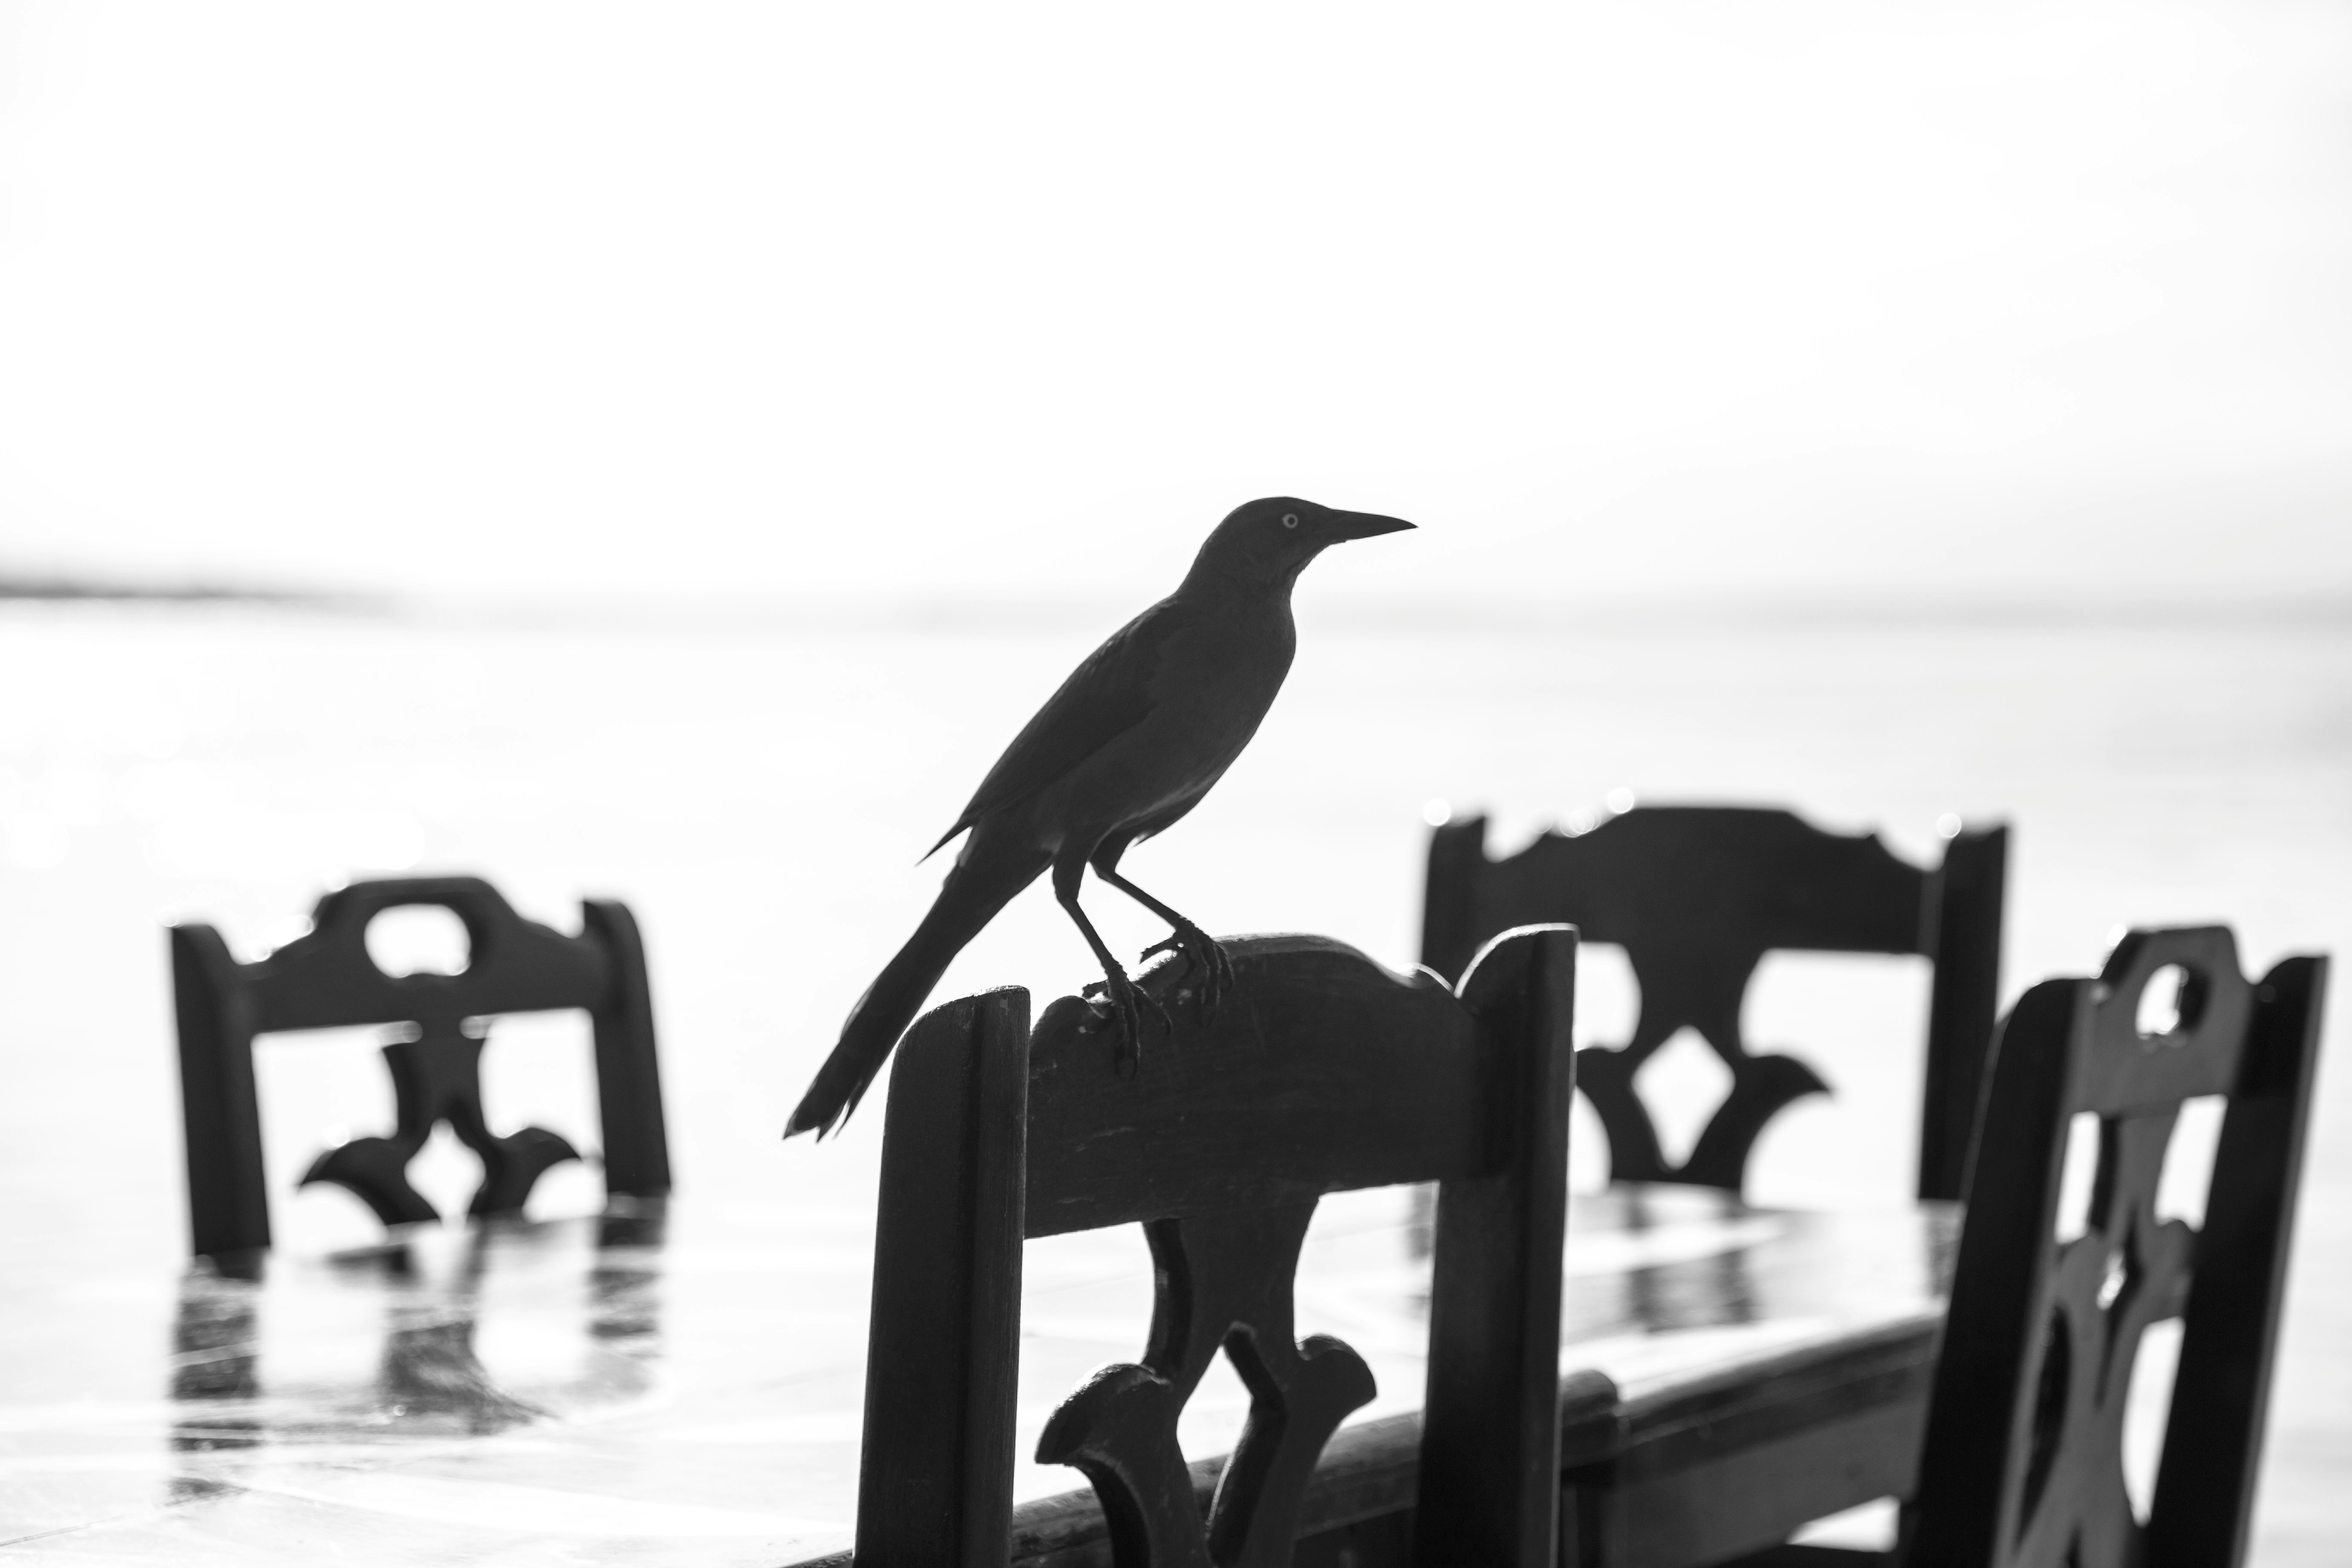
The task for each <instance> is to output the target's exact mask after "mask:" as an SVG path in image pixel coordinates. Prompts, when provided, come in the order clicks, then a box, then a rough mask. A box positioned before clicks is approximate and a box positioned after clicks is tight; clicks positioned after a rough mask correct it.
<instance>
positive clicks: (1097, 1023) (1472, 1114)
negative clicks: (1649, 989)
mask: <svg viewBox="0 0 2352 1568" xmlns="http://www.w3.org/2000/svg"><path fill="white" fill-rule="evenodd" d="M1575 941H1576V938H1575V933H1574V932H1573V931H1568V930H1563V929H1558V928H1552V929H1543V930H1536V931H1523V932H1518V933H1515V934H1513V935H1512V936H1510V937H1509V938H1507V939H1506V940H1504V941H1501V942H1497V943H1496V946H1495V949H1494V951H1493V952H1492V953H1491V955H1490V959H1489V962H1488V963H1486V964H1482V965H1481V967H1480V975H1474V976H1473V984H1472V985H1471V987H1470V989H1469V991H1468V993H1467V994H1466V996H1465V997H1463V998H1457V997H1456V996H1454V995H1453V994H1450V993H1449V992H1448V991H1447V990H1446V989H1445V988H1444V986H1443V985H1441V984H1438V983H1436V982H1435V981H1433V980H1432V979H1430V978H1429V977H1427V976H1425V975H1418V974H1416V975H1412V976H1399V975H1393V974H1391V973H1387V972H1386V971H1384V970H1381V968H1380V967H1379V966H1378V965H1376V964H1374V963H1371V962H1370V961H1369V960H1367V959H1366V958H1364V957H1363V955H1362V954H1360V953H1358V952H1354V951H1353V950H1352V949H1349V948H1346V947H1344V946H1341V945H1340V944H1339V943H1335V942H1328V941H1324V940H1321V939H1318V938H1302V937H1283V938H1258V939H1251V940H1246V941H1238V942H1233V943H1231V944H1230V947H1229V952H1230V953H1231V955H1232V959H1233V966H1234V987H1233V990H1232V991H1231V992H1230V993H1229V994H1228V995H1227V996H1226V998H1225V999H1224V1002H1223V1005H1222V1006H1221V1007H1220V1008H1219V1009H1217V1010H1216V1012H1215V1013H1214V1014H1213V1016H1206V1017H1204V1016H1202V1013H1203V1010H1202V1009H1201V1008H1200V1007H1198V1006H1197V1005H1194V999H1192V998H1190V997H1188V996H1185V995H1182V994H1179V993H1180V992H1181V988H1182V986H1183V985H1184V984H1185V981H1184V971H1183V969H1182V966H1181V964H1170V965H1164V966H1162V967H1161V968H1160V969H1159V970H1157V971H1155V972H1153V973H1150V974H1148V975H1146V976H1145V977H1144V978H1143V982H1142V983H1143V984H1145V986H1146V987H1147V988H1148V989H1150V991H1151V993H1152V994H1153V995H1154V997H1155V999H1156V1000H1159V1001H1160V1003H1161V1005H1162V1006H1163V1007H1164V1008H1165V1009H1166V1010H1167V1012H1168V1013H1169V1015H1170V1016H1171V1018H1172V1019H1173V1020H1175V1022H1174V1023H1173V1025H1172V1026H1171V1028H1170V1029H1169V1030H1168V1031H1167V1032H1166V1033H1165V1034H1163V1035H1161V1036H1159V1037H1147V1039H1146V1044H1145V1048H1144V1049H1143V1051H1142V1052H1141V1053H1140V1057H1139V1058H1137V1057H1136V1056H1134V1055H1131V1054H1129V1052H1127V1051H1126V1050H1124V1049H1122V1048H1121V1047H1120V1046H1119V1045H1118V1043H1117V1041H1116V1038H1115V1037H1114V1035H1113V1034H1112V1032H1111V1031H1110V1030H1108V1028H1106V1027H1105V1026H1104V1022H1103V1020H1102V1018H1101V1016H1099V1014H1097V1012H1096V1010H1094V1009H1092V1008H1090V1007H1088V1006H1087V1005H1086V1004H1084V1003H1083V1002H1081V1001H1079V1000H1078V999H1077V998H1075V997H1073V998H1065V999H1063V1000H1062V1001H1060V1002H1057V1003H1055V1005H1053V1006H1052V1007H1050V1008H1048V1009H1047V1011H1046V1013H1045V1016H1044V1017H1043V1018H1042V1019H1040V1020H1039V1022H1038V1026H1037V1029H1036V1032H1035V1035H1034V1037H1020V1034H1019V1031H1018V1030H1017V1029H1016V1028H1015V1027H1014V1023H1013V1019H1014V1017H1015V1016H1016V1014H1017V1012H1018V1011H1020V1009H1016V1008H1014V1007H1013V1005H1011V1004H1008V1003H1004V1002H1003V1001H1001V1000H998V999H997V998H1002V997H1007V996H1023V995H1024V994H1021V993H1000V994H997V998H982V999H980V1000H979V1001H977V1002H972V1001H967V1002H963V1003H958V1004H955V1005H951V1006H950V1007H949V1008H947V1009H942V1010H940V1011H938V1012H935V1013H933V1014H931V1015H929V1016H927V1017H926V1018H925V1019H924V1020H923V1021H922V1022H921V1023H920V1024H919V1025H918V1026H917V1028H916V1030H915V1031H914V1033H913V1034H911V1035H910V1036H909V1037H908V1041H907V1043H906V1045H905V1046H903V1047H901V1049H900V1052H899V1057H898V1063H897V1065H896V1067H895V1068H894V1069H893V1071H892V1075H891V1086H890V1102H889V1111H888V1116H887V1123H886V1131H885V1141H884V1151H883V1161H884V1176H883V1195H882V1214H881V1218H880V1231H879V1235H878V1237H877V1258H876V1266H875V1289H874V1301H873V1331H872V1339H871V1346H870V1352H869V1354H870V1360H869V1370H868V1374H867V1375H868V1384H867V1388H868V1393H867V1405H866V1435H865V1445H866V1447H865V1455H866V1457H865V1461H864V1468H863V1473H862V1475H861V1479H860V1487H859V1509H858V1556H859V1558H860V1559H861V1560H864V1561H870V1562H877V1563H917V1562H923V1563H941V1562H956V1563H981V1562H988V1563H1002V1562H1003V1561H1004V1560H1005V1557H1006V1552H1007V1551H1008V1544H1009V1536H1008V1531H1010V1529H1011V1524H1012V1521H1011V1515H1010V1512H1009V1505H1008V1504H1007V1503H1006V1502H1005V1498H1006V1495H1007V1492H1008V1489H1009V1483H1010V1470H1009V1464H1010V1459H1009V1457H1007V1456H1009V1452H1010V1451H1009V1449H1007V1448H1004V1447H1003V1446H1002V1444H1003V1441H1009V1436H1010V1434H1011V1432H1012V1429H1013V1386H1012V1384H1011V1381H1010V1368H1011V1366H1012V1364H1013V1359H1014V1357H1013V1351H1014V1345H1015V1341H1016V1337H1017V1321H1016V1319H1017V1311H1018V1305H1017V1304H1018V1299H1019V1285H1020V1248H1021V1240H1022V1237H1023V1235H1024V1234H1025V1235H1026V1236H1028V1237H1045V1236H1054V1235H1059V1234H1065V1233H1067V1232H1070V1231H1075V1230H1080V1229H1091V1228H1098V1227H1101V1226H1111V1225H1120V1224H1127V1223H1136V1222H1140V1223H1142V1224H1143V1225H1144V1226H1145V1228H1146V1235H1147V1237H1148V1238H1149V1240H1150V1246H1151V1250H1152V1256H1153V1259H1154V1263H1155V1273H1156V1284H1157V1289H1156V1291H1155V1300H1154V1308H1153V1317H1152V1326H1151V1331H1150V1336H1149V1338H1148V1342H1147V1343H1146V1345H1145V1348H1144V1354H1143V1357H1142V1360H1141V1361H1139V1362H1138V1363H1129V1364H1122V1365H1116V1366H1111V1367H1107V1368H1104V1369H1103V1370H1102V1371H1100V1372H1099V1373H1097V1374H1096V1375H1095V1377H1094V1378H1092V1379H1091V1380H1090V1381H1088V1382H1087V1384H1085V1385H1084V1386H1083V1387H1081V1388H1080V1389H1079V1390H1078V1391H1077V1392H1076V1393H1075V1394H1072V1395H1071V1396H1070V1397H1069V1398H1068V1399H1067V1400H1066V1401H1065V1402H1064V1404H1063V1405H1062V1407H1061V1408H1060V1410H1059V1411H1058V1412H1057V1413H1056V1414H1055V1416H1054V1418H1053V1419H1052V1420H1051V1421H1050V1422H1049V1423H1048V1424H1047V1426H1046V1427H1045V1432H1044V1434H1043V1436H1042V1438H1041V1441H1040V1444H1039V1448H1038V1458H1039V1459H1040V1460H1041V1461H1044V1462H1059V1463H1066V1464H1071V1465H1074V1466H1076V1467H1077V1468H1079V1469H1080V1470H1081V1471H1082V1472H1083V1473H1085V1474H1086V1475H1087V1478H1088V1479H1090V1480H1092V1481H1093V1482H1094V1484H1095V1489H1096V1491H1097V1496H1098V1497H1099V1499H1100V1500H1101V1519H1102V1521H1103V1529H1104V1531H1105V1532H1106V1535H1107V1538H1108V1545H1109V1549H1110V1552H1111V1555H1112V1557H1113V1559H1114V1560H1115V1561H1116V1562H1118V1563H1120V1564H1123V1565H1125V1568H1141V1565H1143V1564H1146V1563H1152V1564H1178V1563H1181V1564H1187V1565H1201V1568H1205V1565H1207V1564H1210V1563H1216V1564H1219V1565H1221V1568H1244V1565H1246V1568H1272V1565H1274V1564H1277V1563H1285V1562H1287V1561H1288V1560H1289V1557H1290V1554H1291V1552H1292V1550H1293V1545H1292V1543H1293V1542H1294V1541H1295V1540H1296V1539H1297V1536H1298V1535H1299V1534H1300V1532H1301V1531H1302V1529H1303V1528H1304V1527H1305V1525H1306V1523H1307V1515H1306V1511H1305V1510H1306V1498H1307V1491H1308V1489H1309V1484H1310V1482H1311V1481H1312V1479H1313V1478H1314V1477H1315V1475H1316V1473H1317V1467H1318V1458H1320V1457H1321V1455H1322V1453H1323V1451H1324V1448H1325V1445H1326V1442H1327V1440H1328V1438H1329V1437H1330V1436H1331V1433H1332V1431H1333V1430H1334V1429H1335V1428H1336V1427H1337V1426H1338V1425H1339V1421H1340V1419H1341V1418H1342V1417H1344V1416H1345V1415H1346V1414H1347V1413H1348V1412H1349V1411H1350V1410H1352V1409H1355V1408H1357V1407H1358V1406H1360V1405H1362V1404H1363V1403H1364V1402H1365V1401H1366V1400H1368V1399H1370V1397H1371V1396H1372V1394H1373V1391H1374V1389H1373V1383H1372V1379H1371V1375H1370V1372H1369V1370H1368V1369H1367V1368H1366V1367H1365V1366H1364V1364H1363V1363H1362V1361H1361V1359H1360V1357H1358V1356H1357V1354H1356V1352H1354V1351H1353V1350H1352V1349H1350V1348H1349V1347H1348V1346H1347V1345H1345V1344H1344V1343H1342V1342H1339V1341H1338V1340H1336V1339H1331V1338H1328V1337H1325V1336H1311V1337H1309V1338H1308V1339H1307V1340H1306V1341H1305V1342H1295V1341H1294V1339H1293V1337H1292V1336H1293V1328H1292V1315H1291V1292H1292V1289H1293V1282H1292V1276H1293V1275H1294V1273H1295V1272H1296V1269H1297V1258H1298V1247H1299V1244H1300V1241H1301V1239H1302V1238H1303V1237H1304V1236H1305V1234H1306V1229H1307V1222H1308V1221H1309V1219H1310V1218H1311V1217H1312V1215H1313V1213H1314V1209H1315V1206H1316V1204H1317V1202H1318V1199H1319V1198H1320V1197H1321V1196H1322V1194H1326V1193H1329V1192H1337V1191H1341V1190H1345V1189H1349V1188H1355V1187H1364V1186H1374V1185H1390V1184H1399V1183H1403V1182H1411V1181H1423V1180H1430V1179H1444V1180H1445V1181H1447V1182H1448V1183H1449V1184H1470V1185H1466V1186H1460V1187H1458V1188H1457V1190H1456V1191H1455V1192H1454V1197H1453V1199H1452V1201H1451V1203H1450V1204H1449V1203H1448V1202H1446V1201H1444V1200H1441V1205H1440V1214H1439V1219H1438V1238H1437V1244H1436V1249H1437V1254H1438V1257H1439V1258H1440V1259H1441V1260H1442V1261H1441V1262H1440V1264H1439V1266H1438V1270H1437V1274H1436V1283H1435V1285H1434V1287H1433V1290H1434V1299H1433V1303H1432V1321H1433V1342H1432V1353H1431V1358H1430V1386H1429V1390H1428V1409H1427V1421H1428V1428H1429V1430H1430V1431H1431V1432H1433V1433H1436V1434H1441V1435H1443V1440H1442V1441H1441V1440H1439V1439H1437V1438H1432V1439H1431V1440H1428V1441H1425V1442H1424V1443H1423V1446H1422V1448H1421V1453H1422V1456H1423V1459H1422V1463H1421V1465H1420V1467H1419V1468H1418V1469H1417V1471H1416V1473H1415V1476H1414V1478H1413V1482H1412V1484H1413V1487H1414V1496H1415V1498H1416V1500H1417V1506H1416V1510H1415V1511H1416V1520H1417V1523H1416V1528H1415V1531H1414V1536H1413V1539H1414V1541H1415V1542H1416V1544H1415V1547H1414V1552H1415V1560H1416V1561H1417V1562H1420V1563H1441V1562H1454V1561H1463V1560H1470V1559H1475V1560H1478V1561H1488V1562H1508V1563H1520V1564H1524V1565H1526V1568H1536V1565H1537V1564H1549V1563H1550V1562H1551V1561H1552V1558H1553V1554H1554V1530H1555V1519H1556V1510H1557V1506H1558V1487H1559V1480H1558V1478H1559V1444H1560V1422H1561V1410H1560V1390H1559V1357H1558V1336H1559V1263H1560V1246H1561V1236H1562V1232H1563V1229H1564V1214H1563V1211H1562V1208H1561V1205H1562V1203H1563V1201H1564V1197H1563V1194H1564V1190H1565V1173H1566V1165H1565V1161H1566V1150H1567V1117H1568V1106H1569V1099H1570V1092H1571V1090H1572V1088H1573V1081H1574V1061H1573V1056H1572V1053H1571V1048H1570V1043H1569V1042H1570V1027H1571V1025H1572V1022H1573V1010H1574V973H1575V968H1574V961H1575ZM1481 976H1483V978H1482V977H1481ZM1021 1008H1022V1009H1025V997H1024V1001H1023V1002H1022V1004H1021ZM982 1016H985V1017H987V1018H990V1019H993V1020H994V1022H992V1023H990V1024H986V1025H985V1026H982V1025H981V1024H978V1023H976V1022H975V1021H974V1020H976V1019H979V1018H982ZM1013 1079H1018V1081H1019V1083H1020V1086H1021V1089H1020V1092H1019V1093H1018V1094H1017V1095H1016V1094H1015V1093H1014V1092H1013V1090H1012V1089H1009V1088H1005V1087H1003V1084H1004V1083H1009V1082H1010V1081H1012V1080H1013ZM1007 1215H1010V1216H1011V1217H1010V1218H1007V1217H1006V1216H1007ZM1448 1226H1454V1227H1455V1228H1456V1231H1457V1232H1458V1234H1449V1231H1448ZM1470 1292H1477V1293H1478V1295H1479V1299H1478V1300H1468V1299H1466V1296H1467V1293H1470ZM1489 1334H1491V1337H1486V1336H1488V1335H1489ZM976 1336H977V1337H976ZM1474 1341H1475V1342H1474ZM1219 1352H1223V1354H1225V1355H1226V1356H1227V1357H1228V1358H1229V1359H1230V1360H1231V1361H1232V1362H1233V1363H1234V1368H1235V1370H1236V1371H1237V1372H1238V1373H1240V1374H1241V1377H1242V1380H1243V1382H1244V1384H1245V1385H1246V1386H1247V1387H1248V1389H1249V1391H1250V1395H1251V1404H1250V1412H1249V1417H1248V1421H1247V1424H1246V1425H1245V1426H1244V1432H1243V1436H1242V1439H1241V1442H1240V1443H1239V1445H1238V1446H1237V1447H1236V1448H1235V1450H1234V1454H1233V1455H1232V1456H1231V1458H1229V1459H1228V1460H1227V1461H1226V1462H1225V1463H1224V1464H1223V1466H1222V1467H1220V1468H1219V1469H1218V1471H1217V1482H1216V1487H1215V1490H1214V1494H1213V1497H1212V1499H1211V1500H1210V1501H1209V1505H1208V1508H1207V1509H1206V1510H1205V1514H1204V1512H1203V1510H1202V1508H1201V1506H1200V1498H1199V1491H1200V1488H1201V1483H1202V1472H1201V1470H1200V1469H1199V1468H1198V1467H1197V1466H1195V1465H1193V1464H1191V1463H1189V1462H1188V1461H1187V1459H1186V1458H1185V1456H1184V1455H1183V1453H1182V1452H1181V1448H1180V1447H1178V1445H1177V1442H1176V1422H1177V1418H1178V1416H1179V1415H1180V1414H1181V1411H1182V1408H1183V1405H1184V1404H1185V1402H1186V1400H1187V1399H1189V1398H1190V1397H1191V1395H1192V1391H1193V1388H1194V1387H1195V1386H1196V1385H1197V1384H1198V1382H1199V1379H1200V1377H1201V1375H1202V1373H1203V1372H1204V1371H1205V1370H1206V1368H1207V1366H1208V1364H1209V1363H1210V1361H1211V1360H1212V1359H1213V1357H1214V1356H1215V1355H1216V1354H1217V1353H1219ZM982 1428H986V1431H985V1433H983V1432H982ZM1463 1458H1469V1459H1471V1460H1472V1461H1474V1463H1472V1464H1471V1465H1469V1466H1466V1467H1465V1466H1464V1465H1462V1464H1461V1463H1460V1462H1459V1461H1460V1460H1461V1459H1463ZM1370 1468H1377V1467H1370ZM990 1499H993V1500H995V1501H994V1503H993V1504H991V1503H990V1501H989V1500H990ZM1376 1516H1377V1515H1376V1514H1372V1513H1367V1514H1365V1515H1363V1516H1361V1517H1362V1518H1366V1519H1369V1518H1372V1517H1376ZM1329 1522H1330V1523H1331V1524H1332V1525H1333V1526H1339V1527H1344V1526H1345V1525H1347V1524H1349V1523H1351V1522H1359V1521H1349V1520H1344V1519H1342V1520H1336V1521H1329ZM1027 1544H1028V1547H1029V1549H1031V1550H1032V1551H1034V1552H1038V1553H1041V1554H1042V1555H1043V1556H1044V1557H1045V1560H1069V1561H1076V1560H1077V1558H1076V1557H1075V1556H1071V1555H1070V1553H1072V1552H1077V1551H1079V1550H1080V1548H1081V1545H1082V1543H1080V1542H1064V1543H1061V1544H1058V1545H1057V1544H1055V1543H1052V1542H1043V1541H1037V1540H1034V1539H1033V1540H1031V1541H1030V1542H1028V1543H1027Z"/></svg>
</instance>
